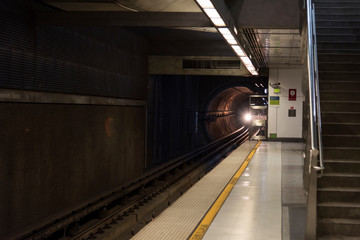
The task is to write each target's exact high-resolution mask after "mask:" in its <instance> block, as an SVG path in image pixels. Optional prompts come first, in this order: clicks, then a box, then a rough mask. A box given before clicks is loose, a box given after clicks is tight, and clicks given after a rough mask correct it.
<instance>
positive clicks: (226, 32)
mask: <svg viewBox="0 0 360 240" xmlns="http://www.w3.org/2000/svg"><path fill="white" fill-rule="evenodd" d="M218 30H219V32H220V33H221V34H222V35H232V34H231V32H230V30H229V29H228V28H218Z"/></svg>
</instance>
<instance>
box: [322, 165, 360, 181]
mask: <svg viewBox="0 0 360 240" xmlns="http://www.w3.org/2000/svg"><path fill="white" fill-rule="evenodd" d="M325 163H326V170H325V173H338V174H360V161H334V160H333V161H326V160H325ZM352 176H353V175H352ZM359 177H360V175H359ZM359 186H360V185H359Z"/></svg>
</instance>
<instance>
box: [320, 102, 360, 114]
mask: <svg viewBox="0 0 360 240" xmlns="http://www.w3.org/2000/svg"><path fill="white" fill-rule="evenodd" d="M320 105H321V111H325V112H360V102H358V101H351V102H350V101H321V102H320Z"/></svg>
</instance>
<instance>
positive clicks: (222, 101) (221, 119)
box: [204, 85, 256, 141]
mask: <svg viewBox="0 0 360 240" xmlns="http://www.w3.org/2000/svg"><path fill="white" fill-rule="evenodd" d="M253 94H256V92H254V91H252V90H250V89H249V88H248V87H245V86H239V85H237V86H236V85H233V86H227V87H222V88H220V89H218V90H217V91H216V92H215V93H214V94H212V95H211V96H210V97H209V99H208V101H207V104H206V105H205V108H204V113H205V118H204V119H205V121H204V128H205V133H206V135H207V137H208V138H209V140H210V141H213V140H216V139H219V138H221V137H224V136H226V135H228V134H230V133H233V132H234V131H236V130H239V129H241V130H242V131H246V130H247V129H248V126H249V123H250V121H249V120H250V119H249V115H248V114H249V105H250V104H249V99H250V95H253Z"/></svg>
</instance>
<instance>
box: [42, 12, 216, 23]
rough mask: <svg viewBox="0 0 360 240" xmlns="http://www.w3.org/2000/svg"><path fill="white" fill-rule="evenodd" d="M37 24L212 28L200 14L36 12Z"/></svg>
mask: <svg viewBox="0 0 360 240" xmlns="http://www.w3.org/2000/svg"><path fill="white" fill-rule="evenodd" d="M36 18H37V24H39V25H57V26H120V27H212V24H211V22H210V20H209V19H208V18H207V17H206V15H205V14H204V13H202V12H187V13H184V12H113V11H110V12H83V11H79V12H65V11H63V12H60V11H59V12H45V11H44V12H37V14H36Z"/></svg>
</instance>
